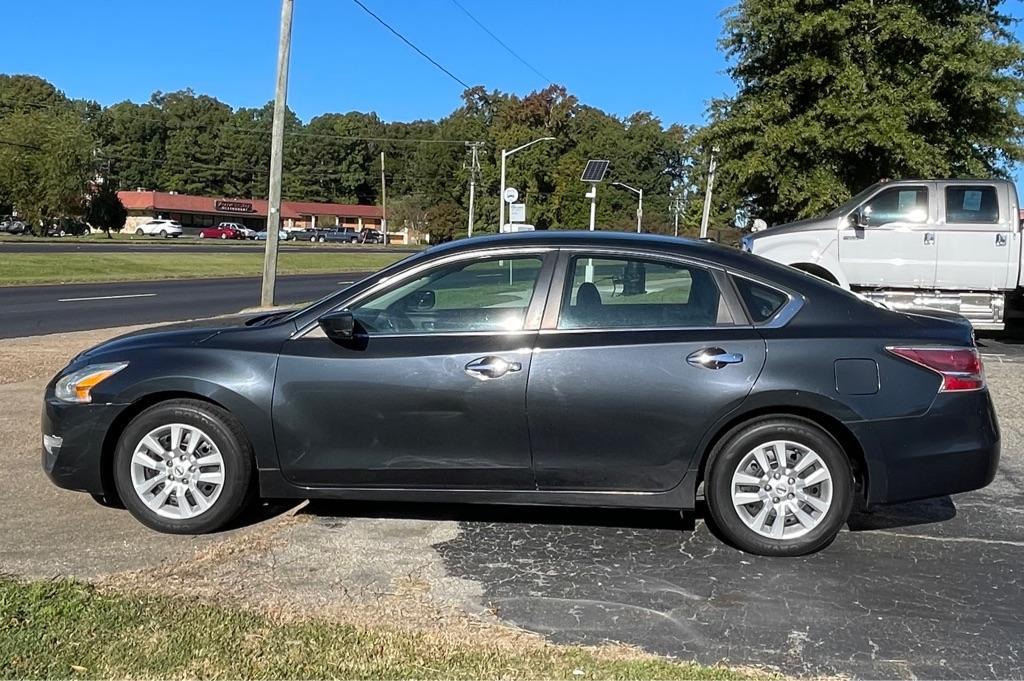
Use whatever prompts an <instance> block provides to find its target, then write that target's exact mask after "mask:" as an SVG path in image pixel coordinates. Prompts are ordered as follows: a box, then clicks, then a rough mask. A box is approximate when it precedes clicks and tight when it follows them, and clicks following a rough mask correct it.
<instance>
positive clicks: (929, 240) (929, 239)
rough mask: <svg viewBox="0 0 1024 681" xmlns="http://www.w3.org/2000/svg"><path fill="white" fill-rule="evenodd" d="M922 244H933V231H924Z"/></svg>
mask: <svg viewBox="0 0 1024 681" xmlns="http://www.w3.org/2000/svg"><path fill="white" fill-rule="evenodd" d="M924 245H925V246H934V245H935V232H925V233H924Z"/></svg>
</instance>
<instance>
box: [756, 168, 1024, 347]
mask: <svg viewBox="0 0 1024 681" xmlns="http://www.w3.org/2000/svg"><path fill="white" fill-rule="evenodd" d="M1019 205H1020V204H1019V201H1018V197H1017V188H1016V187H1015V186H1014V184H1013V183H1012V182H1009V181H1006V180H899V181H895V182H879V183H877V184H874V185H872V186H870V187H868V188H867V189H865V190H864V191H862V192H861V193H860V194H858V195H856V196H854V197H853V198H852V199H850V200H849V201H847V202H846V203H844V204H843V205H841V206H839V207H838V208H836V209H835V210H834V211H832V212H831V213H829V214H828V215H826V216H824V217H821V218H813V219H810V220H802V221H800V222H794V223H792V224H789V225H781V226H779V227H773V228H770V229H768V230H765V231H760V232H757V233H754V234H751V235H749V236H747V237H744V239H743V247H744V248H745V249H747V250H748V251H751V252H752V253H755V254H757V255H763V256H764V257H766V258H771V259H772V260H775V261H778V262H781V263H783V264H785V265H792V266H793V267H796V268H797V269H802V270H804V271H805V272H809V273H810V274H814V275H816V276H819V277H821V278H823V279H826V280H828V281H831V282H832V283H835V284H838V285H840V286H843V287H844V288H849V289H852V290H854V291H859V292H860V293H862V294H863V295H865V296H867V297H869V298H871V299H873V300H877V301H879V302H882V303H885V304H888V305H890V306H893V307H897V308H901V309H920V308H939V309H944V310H949V311H952V312H957V313H960V314H962V315H964V316H965V317H967V318H968V319H970V320H971V322H972V323H973V324H974V325H975V327H976V328H981V329H1001V328H1003V326H1004V323H1005V322H1004V320H1005V315H1004V313H1005V310H1006V307H1007V301H1008V299H1009V298H1010V297H1011V296H1015V295H1019V294H1020V293H1021V286H1022V283H1024V269H1022V268H1021V254H1022V251H1021V241H1022V240H1021V226H1020V213H1019Z"/></svg>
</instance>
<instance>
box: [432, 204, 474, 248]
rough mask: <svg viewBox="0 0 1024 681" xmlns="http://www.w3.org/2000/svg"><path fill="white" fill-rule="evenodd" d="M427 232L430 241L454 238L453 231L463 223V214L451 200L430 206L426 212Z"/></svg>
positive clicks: (435, 241) (434, 242)
mask: <svg viewBox="0 0 1024 681" xmlns="http://www.w3.org/2000/svg"><path fill="white" fill-rule="evenodd" d="M425 217H426V220H425V222H426V225H427V234H429V235H430V243H432V244H441V243H444V242H445V241H451V240H452V239H454V238H455V233H456V232H457V231H458V230H459V228H460V227H461V226H462V225H463V224H465V214H464V213H463V212H462V209H461V208H459V206H458V205H457V204H454V203H451V202H445V203H439V204H437V205H436V206H431V207H430V208H429V209H428V210H427V212H426V216H425Z"/></svg>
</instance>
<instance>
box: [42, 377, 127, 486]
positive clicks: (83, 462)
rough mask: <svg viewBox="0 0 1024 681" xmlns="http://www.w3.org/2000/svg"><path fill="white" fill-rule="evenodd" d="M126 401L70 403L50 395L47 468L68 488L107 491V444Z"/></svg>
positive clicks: (46, 420) (44, 427) (45, 431)
mask: <svg viewBox="0 0 1024 681" xmlns="http://www.w3.org/2000/svg"><path fill="white" fill-rule="evenodd" d="M124 406H125V405H120V404H69V403H66V402H60V401H58V400H55V399H53V398H52V396H49V395H48V396H47V397H46V399H45V400H44V402H43V415H42V436H43V452H42V464H43V470H44V471H45V472H46V475H47V476H48V477H49V478H50V480H51V481H52V482H53V484H55V485H57V486H58V487H63V488H65V489H71V490H78V491H82V492H89V493H91V494H104V493H108V492H112V490H110V489H106V487H107V486H109V485H110V480H109V479H106V476H105V475H104V473H103V466H102V462H103V447H104V440H105V438H106V436H107V433H108V432H110V427H111V426H112V425H113V423H114V419H116V418H117V415H118V414H119V413H121V410H122V409H124Z"/></svg>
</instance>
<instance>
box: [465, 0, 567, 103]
mask: <svg viewBox="0 0 1024 681" xmlns="http://www.w3.org/2000/svg"><path fill="white" fill-rule="evenodd" d="M452 4H453V5H455V6H456V7H458V8H459V9H461V10H462V11H463V12H464V13H465V15H466V16H467V17H469V18H470V19H471V20H472V21H473V23H474V24H476V25H477V26H479V27H480V28H481V29H482V30H483V32H484V33H486V34H487V35H489V36H491V37H492V38H494V41H495V42H496V43H498V44H499V45H501V46H502V47H504V48H505V51H506V52H508V53H509V54H511V55H512V56H513V57H515V58H516V59H518V60H519V61H520V62H522V64H523V65H524V66H525V67H526V68H528V69H530V70H531V71H533V72H534V73H536V74H537V75H538V76H540V77H541V78H543V79H544V80H545V81H546V82H547V83H549V84H552V85H554V83H552V82H551V79H550V78H548V77H547V76H545V75H544V74H543V73H541V72H540V71H538V70H537V69H536V68H535V67H534V66H533V64H531V63H530V62H528V61H526V60H525V59H523V58H522V57H521V56H519V53H517V52H516V51H515V50H513V49H512V48H511V47H509V46H508V45H506V44H505V42H504V41H503V40H502V39H501V38H499V37H498V36H496V35H494V33H493V32H492V31H491V29H489V28H487V27H486V26H484V25H483V24H482V23H481V22H480V20H479V19H477V18H476V17H475V16H473V15H472V14H471V13H470V11H469V10H468V9H466V8H465V7H463V6H462V4H461V3H459V1H458V0H452Z"/></svg>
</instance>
